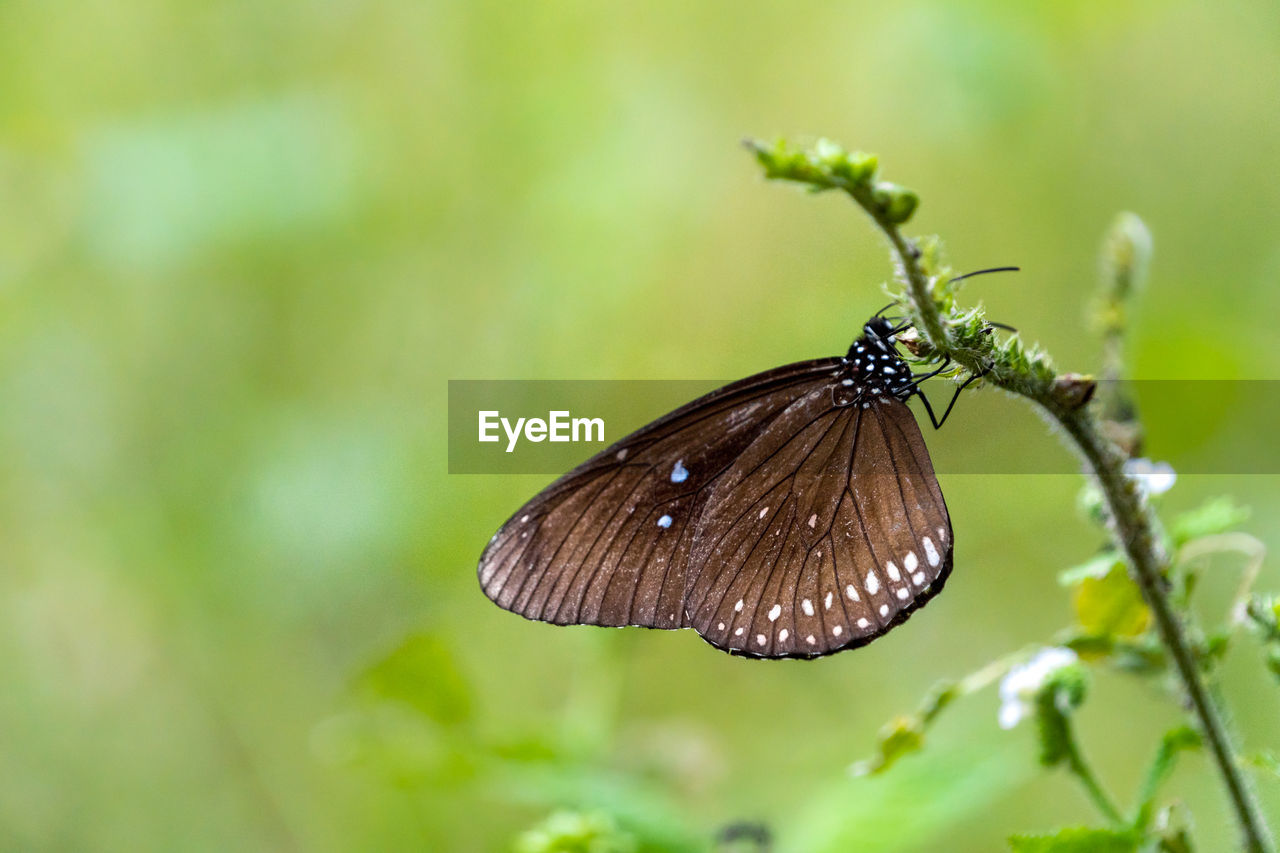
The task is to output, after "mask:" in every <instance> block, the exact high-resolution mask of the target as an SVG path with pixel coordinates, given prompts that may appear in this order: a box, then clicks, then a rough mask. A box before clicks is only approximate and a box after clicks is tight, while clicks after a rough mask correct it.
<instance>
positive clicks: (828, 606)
mask: <svg viewBox="0 0 1280 853" xmlns="http://www.w3.org/2000/svg"><path fill="white" fill-rule="evenodd" d="M834 600H835V595H834V594H832V593H830V592H828V593H827V600H826V601H824V602H823V603H822V607H823V609H824V610H830V609H831V602H832V601H834Z"/></svg>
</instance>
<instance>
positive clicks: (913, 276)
mask: <svg viewBox="0 0 1280 853" xmlns="http://www.w3.org/2000/svg"><path fill="white" fill-rule="evenodd" d="M850 195H852V196H853V198H854V199H855V200H856V201H858V202H859V204H860V205H861V206H862V207H863V208H864V209H868V205H867V204H866V203H865V202H864V201H863V199H861V198H859V194H858V193H850ZM868 212H869V213H870V214H871V216H872V218H873V219H875V220H876V223H877V224H878V225H879V226H880V228H881V229H882V230H883V231H884V232H885V235H886V236H887V237H888V238H889V242H890V244H891V245H892V246H893V249H894V252H895V253H896V254H897V256H898V260H899V262H900V263H901V265H902V270H903V278H904V279H905V280H906V284H907V286H908V287H909V288H910V293H911V297H912V301H913V302H914V303H915V307H916V310H917V311H918V312H919V314H920V318H921V319H922V320H923V322H922V323H920V324H919V328H920V331H921V333H922V334H923V335H924V336H925V338H926V339H927V340H928V342H929V344H930V345H931V346H932V348H933V349H934V351H935V352H937V353H938V354H939V355H942V356H948V355H950V356H951V357H952V358H954V359H955V360H956V361H960V362H961V363H962V364H965V366H966V367H970V368H971V369H973V368H978V369H979V370H980V369H982V368H981V367H979V366H978V365H970V364H967V363H965V362H966V361H967V359H964V358H963V356H964V355H967V353H959V352H953V350H954V348H953V346H952V343H951V340H950V339H949V336H948V335H947V330H946V326H945V324H944V321H943V319H942V316H941V314H940V312H939V310H938V307H937V305H936V303H935V302H934V299H933V295H932V293H931V292H930V280H929V277H928V276H926V275H925V273H924V271H923V270H922V269H921V268H920V265H919V264H918V262H917V261H918V257H919V253H918V251H917V250H916V248H915V246H914V245H913V244H912V243H911V242H910V241H909V240H907V239H906V238H905V237H903V236H902V234H901V232H900V230H899V229H898V227H897V226H896V225H895V224H894V223H892V222H889V221H887V220H886V219H885V217H884V216H883V214H882V213H880V212H879V211H878V209H868ZM1012 367H1013V366H1012V365H1003V364H999V363H997V364H996V365H995V367H994V369H992V370H991V371H990V373H989V374H988V378H989V379H990V380H991V381H993V382H995V384H997V385H999V386H1000V387H1002V388H1004V389H1006V390H1008V391H1012V392H1014V393H1017V394H1020V395H1022V396H1024V397H1027V398H1028V399H1031V400H1033V401H1034V402H1036V403H1038V404H1040V406H1041V407H1043V408H1044V410H1045V411H1046V412H1048V414H1049V416H1050V417H1052V418H1053V419H1054V421H1056V422H1057V423H1058V424H1059V425H1061V426H1062V428H1063V429H1064V430H1065V431H1066V433H1067V435H1069V436H1070V437H1071V440H1072V442H1073V443H1074V444H1075V446H1076V449H1077V450H1078V451H1079V453H1080V455H1081V456H1082V457H1084V460H1085V462H1086V463H1087V464H1088V466H1089V468H1090V470H1091V471H1092V472H1093V474H1094V476H1095V477H1096V478H1097V481H1098V484H1099V485H1100V486H1101V488H1102V493H1103V495H1104V496H1105V498H1106V501H1107V506H1108V509H1109V512H1110V516H1111V520H1112V525H1111V530H1112V535H1113V536H1114V538H1115V540H1116V542H1117V544H1118V545H1119V546H1120V547H1121V548H1123V550H1124V552H1125V554H1126V555H1127V556H1128V558H1129V565H1130V568H1131V570H1132V575H1133V577H1134V580H1135V581H1136V582H1137V584H1138V586H1139V588H1140V589H1141V590H1142V595H1143V598H1144V599H1145V600H1146V602H1147V606H1148V607H1150V608H1151V612H1152V613H1153V614H1154V615H1155V621H1156V626H1157V628H1158V630H1159V633H1160V639H1161V642H1162V643H1163V644H1164V646H1165V648H1166V649H1167V650H1168V652H1169V656H1170V658H1172V660H1173V662H1174V665H1175V668H1176V670H1177V673H1178V677H1179V678H1180V679H1181V680H1182V684H1183V687H1184V689H1185V690H1186V693H1187V698H1188V699H1189V700H1190V702H1191V707H1192V710H1193V711H1194V712H1195V715H1196V717H1197V719H1198V720H1199V722H1200V727H1201V729H1202V731H1203V734H1204V737H1205V740H1206V741H1207V742H1208V744H1209V750H1210V753H1211V754H1212V756H1213V760H1214V762H1215V763H1216V764H1217V766H1218V770H1219V772H1220V773H1221V775H1222V780H1223V783H1224V785H1225V786H1226V789H1227V794H1228V796H1229V798H1230V800H1231V804H1232V807H1233V809H1234V811H1235V813H1236V818H1237V821H1238V823H1239V826H1240V831H1241V834H1242V836H1243V839H1244V845H1245V849H1246V850H1248V851H1250V853H1255V851H1256V852H1257V853H1269V851H1271V850H1272V849H1273V848H1272V842H1271V837H1270V832H1269V831H1268V828H1267V825H1266V822H1265V820H1264V819H1263V817H1262V812H1261V809H1260V808H1259V806H1258V803H1257V801H1256V799H1255V798H1254V795H1253V792H1252V790H1251V789H1250V788H1249V787H1248V785H1247V784H1246V782H1245V779H1244V774H1243V773H1242V771H1241V769H1240V764H1239V761H1238V759H1237V757H1236V754H1235V750H1234V749H1233V748H1232V745H1231V740H1230V737H1229V735H1228V732H1227V727H1226V723H1225V721H1224V719H1223V716H1222V713H1221V711H1220V710H1219V709H1218V706H1217V705H1216V704H1215V703H1214V701H1213V699H1212V697H1211V696H1210V694H1209V691H1208V689H1207V687H1206V686H1205V683H1204V679H1203V678H1202V677H1201V673H1200V670H1199V667H1198V666H1197V663H1196V659H1195V655H1194V653H1193V652H1192V650H1191V644H1190V642H1189V641H1188V639H1187V634H1186V629H1185V626H1184V625H1183V624H1182V620H1181V619H1180V618H1179V616H1178V614H1177V612H1176V611H1175V610H1174V608H1173V605H1172V604H1171V602H1170V601H1169V595H1168V585H1167V584H1166V582H1165V574H1166V572H1167V570H1168V568H1169V560H1168V555H1166V554H1165V553H1164V551H1163V549H1162V548H1161V547H1160V544H1159V541H1158V540H1157V538H1156V536H1155V535H1154V531H1155V529H1156V527H1155V523H1154V519H1153V517H1152V514H1151V510H1150V508H1149V507H1148V505H1147V504H1146V502H1145V501H1144V500H1143V498H1142V495H1141V493H1140V491H1139V490H1138V488H1137V486H1136V484H1135V483H1134V481H1133V480H1132V479H1130V478H1129V477H1127V476H1125V474H1124V471H1123V465H1124V462H1125V456H1124V454H1123V453H1122V452H1121V451H1120V450H1119V448H1117V447H1116V446H1115V445H1114V444H1112V443H1111V442H1110V441H1108V440H1107V439H1106V438H1105V437H1104V435H1103V433H1102V430H1101V426H1100V424H1099V423H1098V420H1097V419H1096V418H1095V417H1094V416H1093V414H1092V412H1091V411H1090V409H1089V408H1088V407H1087V406H1083V405H1078V406H1074V407H1072V406H1069V405H1065V404H1064V403H1063V402H1062V400H1061V399H1060V398H1059V397H1058V396H1057V395H1055V394H1054V389H1053V387H1052V385H1044V384H1043V383H1037V382H1034V381H1031V379H1032V378H1031V377H1027V376H1010V375H1009V373H1010V372H1011V369H1012Z"/></svg>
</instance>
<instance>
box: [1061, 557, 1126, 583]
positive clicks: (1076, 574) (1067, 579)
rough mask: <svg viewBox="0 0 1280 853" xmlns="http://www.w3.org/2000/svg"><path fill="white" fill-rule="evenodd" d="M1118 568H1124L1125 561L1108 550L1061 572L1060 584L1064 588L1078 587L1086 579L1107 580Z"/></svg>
mask: <svg viewBox="0 0 1280 853" xmlns="http://www.w3.org/2000/svg"><path fill="white" fill-rule="evenodd" d="M1116 566H1120V567H1122V568H1123V567H1124V561H1123V559H1122V558H1121V557H1120V555H1119V554H1118V553H1116V552H1115V551H1112V550H1111V549H1107V550H1106V551H1103V552H1102V553H1101V554H1098V555H1096V556H1094V557H1090V558H1089V559H1088V560H1086V561H1085V562H1083V563H1081V564H1080V565H1078V566H1072V567H1071V568H1069V569H1065V570H1063V571H1061V572H1059V573H1058V583H1059V584H1060V585H1062V586H1077V585H1079V584H1080V582H1081V581H1083V580H1084V579H1085V578H1105V577H1106V576H1107V573H1108V572H1110V571H1111V570H1112V569H1114V568H1115V567H1116Z"/></svg>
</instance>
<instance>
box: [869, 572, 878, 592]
mask: <svg viewBox="0 0 1280 853" xmlns="http://www.w3.org/2000/svg"><path fill="white" fill-rule="evenodd" d="M879 591H880V579H879V578H878V577H876V573H875V572H867V592H869V593H871V594H872V595H875V594H876V593H877V592H879Z"/></svg>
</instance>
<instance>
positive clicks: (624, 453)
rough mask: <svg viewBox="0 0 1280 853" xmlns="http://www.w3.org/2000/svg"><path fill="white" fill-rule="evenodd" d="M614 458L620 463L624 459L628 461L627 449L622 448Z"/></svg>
mask: <svg viewBox="0 0 1280 853" xmlns="http://www.w3.org/2000/svg"><path fill="white" fill-rule="evenodd" d="M613 458H614V459H617V460H618V461H619V462H621V461H622V460H623V459H626V458H627V449H626V448H625V447H624V448H622V449H621V450H619V451H618V452H617V453H615V454H613Z"/></svg>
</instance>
